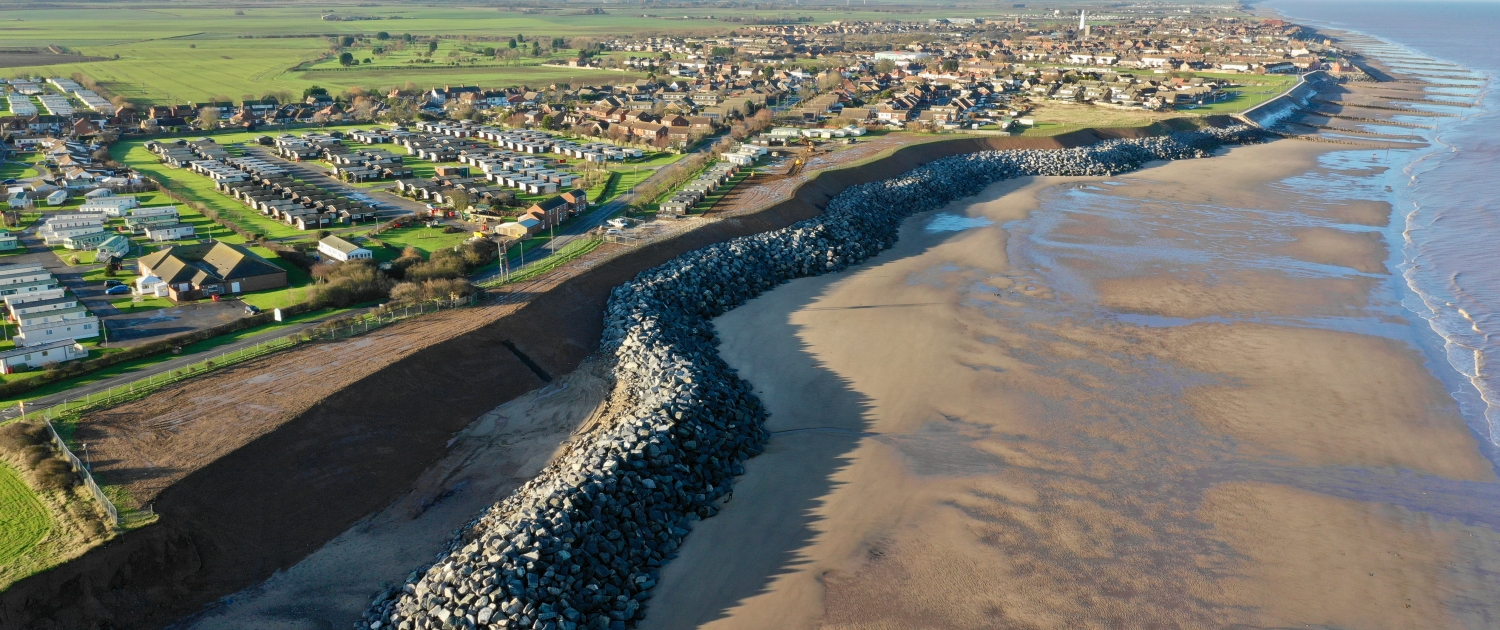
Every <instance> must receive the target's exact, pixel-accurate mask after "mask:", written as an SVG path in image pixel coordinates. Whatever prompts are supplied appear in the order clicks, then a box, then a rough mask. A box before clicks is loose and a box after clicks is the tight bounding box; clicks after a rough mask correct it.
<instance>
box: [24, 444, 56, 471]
mask: <svg viewBox="0 0 1500 630" xmlns="http://www.w3.org/2000/svg"><path fill="white" fill-rule="evenodd" d="M49 457H52V447H51V446H48V445H46V444H32V445H31V446H28V447H26V448H23V449H21V463H22V464H25V466H26V467H27V468H36V466H37V464H39V463H41V462H42V461H44V460H46V459H47V458H49Z"/></svg>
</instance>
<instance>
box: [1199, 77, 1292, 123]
mask: <svg viewBox="0 0 1500 630" xmlns="http://www.w3.org/2000/svg"><path fill="white" fill-rule="evenodd" d="M1197 76H1200V77H1205V78H1214V79H1228V80H1230V81H1234V82H1236V83H1243V84H1244V85H1242V86H1240V87H1231V88H1225V90H1224V91H1225V92H1228V93H1230V94H1232V95H1233V96H1232V97H1231V98H1230V99H1229V100H1227V101H1220V102H1218V103H1210V104H1207V105H1202V106H1200V107H1198V108H1197V109H1194V110H1191V111H1192V112H1193V113H1196V114H1237V113H1239V112H1242V111H1245V110H1247V109H1250V108H1251V107H1255V106H1256V105H1259V104H1261V103H1264V102H1266V101H1269V100H1271V99H1273V98H1276V97H1277V96H1279V95H1280V94H1281V93H1282V92H1285V91H1287V90H1288V89H1290V88H1291V87H1292V86H1293V85H1295V84H1296V83H1297V77H1296V75H1285V74H1265V75H1244V74H1207V73H1198V75H1197Z"/></svg>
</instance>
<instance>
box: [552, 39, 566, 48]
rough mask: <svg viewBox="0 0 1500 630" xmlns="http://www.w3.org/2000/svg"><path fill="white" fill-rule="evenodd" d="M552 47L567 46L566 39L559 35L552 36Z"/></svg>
mask: <svg viewBox="0 0 1500 630" xmlns="http://www.w3.org/2000/svg"><path fill="white" fill-rule="evenodd" d="M552 47H553V48H567V47H568V40H566V39H563V38H561V37H554V38H552Z"/></svg>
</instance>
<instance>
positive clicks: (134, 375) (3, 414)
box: [0, 311, 359, 422]
mask: <svg viewBox="0 0 1500 630" xmlns="http://www.w3.org/2000/svg"><path fill="white" fill-rule="evenodd" d="M357 313H359V311H345V312H342V313H329V314H327V315H324V316H322V317H317V318H313V319H309V320H307V321H303V322H298V323H295V324H292V325H289V326H285V327H283V328H278V329H276V330H275V331H272V332H268V333H265V334H260V335H255V336H253V337H248V338H246V339H242V340H240V341H236V342H234V343H229V344H224V345H222V346H218V347H216V348H212V349H209V350H205V351H203V352H196V353H193V354H184V355H182V356H180V357H177V358H175V359H170V360H167V361H162V362H161V363H157V364H155V365H151V366H147V367H144V368H141V369H139V370H136V371H133V372H126V373H124V374H120V375H118V376H112V377H109V378H106V379H100V380H98V381H94V382H92V383H89V384H87V385H79V386H78V387H73V388H70V389H68V390H66V391H62V392H58V393H56V394H51V395H47V396H39V397H37V398H30V399H26V404H27V406H29V407H31V408H32V409H33V410H35V409H41V408H43V407H47V406H51V405H55V404H58V403H61V402H63V401H66V400H72V399H74V398H78V397H80V396H84V395H86V394H93V393H97V392H102V391H105V390H107V389H109V388H111V387H118V386H121V385H124V384H126V383H129V382H131V381H136V380H140V379H143V378H146V377H148V376H152V375H155V374H162V373H166V372H170V371H172V370H176V369H181V368H183V367H186V366H188V365H191V364H193V363H197V362H199V361H202V360H204V359H206V358H209V357H212V356H216V355H219V354H223V353H225V352H234V351H235V350H240V349H243V348H249V347H251V346H254V345H256V344H258V343H263V342H265V341H267V340H269V339H275V338H277V337H285V336H287V335H292V334H296V333H299V332H302V331H304V330H307V329H308V328H312V327H313V326H316V325H318V324H321V323H323V322H324V321H325V320H327V319H329V318H331V317H335V316H339V317H342V316H347V315H354V314H357ZM19 414H20V409H19V408H17V407H7V408H5V409H0V422H3V421H5V420H9V419H11V418H14V417H16V416H17V415H19Z"/></svg>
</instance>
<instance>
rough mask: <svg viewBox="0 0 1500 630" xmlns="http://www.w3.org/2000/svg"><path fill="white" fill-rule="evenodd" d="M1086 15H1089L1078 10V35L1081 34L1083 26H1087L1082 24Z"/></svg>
mask: <svg viewBox="0 0 1500 630" xmlns="http://www.w3.org/2000/svg"><path fill="white" fill-rule="evenodd" d="M1088 14H1089V12H1088V11H1085V10H1082V9H1080V10H1079V11H1078V32H1080V33H1082V32H1083V29H1084V27H1085V26H1088V24H1085V23H1084V17H1085V16H1087V15H1088Z"/></svg>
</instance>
